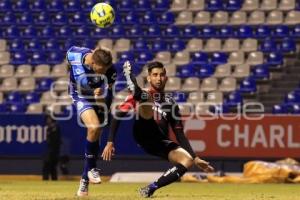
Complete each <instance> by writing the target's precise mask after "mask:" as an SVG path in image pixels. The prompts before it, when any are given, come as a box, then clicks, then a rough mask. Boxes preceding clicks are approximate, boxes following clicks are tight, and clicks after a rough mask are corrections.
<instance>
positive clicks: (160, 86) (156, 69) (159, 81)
mask: <svg viewBox="0 0 300 200" xmlns="http://www.w3.org/2000/svg"><path fill="white" fill-rule="evenodd" d="M147 68H148V76H147V80H148V82H149V83H150V86H151V87H152V88H154V89H155V90H158V91H162V90H164V88H165V85H166V82H167V80H168V77H167V74H166V69H165V67H164V65H163V64H162V63H161V62H157V61H154V62H150V63H148V64H147Z"/></svg>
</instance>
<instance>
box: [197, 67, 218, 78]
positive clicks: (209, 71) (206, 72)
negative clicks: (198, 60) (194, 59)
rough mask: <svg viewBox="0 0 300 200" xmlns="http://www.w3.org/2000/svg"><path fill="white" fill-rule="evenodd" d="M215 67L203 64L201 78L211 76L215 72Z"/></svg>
mask: <svg viewBox="0 0 300 200" xmlns="http://www.w3.org/2000/svg"><path fill="white" fill-rule="evenodd" d="M214 71H215V70H214V68H213V67H212V66H211V65H209V64H208V65H201V66H200V69H199V78H206V77H210V76H212V75H213V74H214Z"/></svg>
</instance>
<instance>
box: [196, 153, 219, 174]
mask: <svg viewBox="0 0 300 200" xmlns="http://www.w3.org/2000/svg"><path fill="white" fill-rule="evenodd" d="M194 164H195V165H196V166H197V167H198V168H199V169H201V170H202V171H204V172H213V171H214V170H215V169H214V168H213V167H212V166H211V165H210V164H209V162H207V161H205V160H202V159H200V158H199V157H196V158H195V159H194Z"/></svg>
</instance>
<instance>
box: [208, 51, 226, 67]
mask: <svg viewBox="0 0 300 200" xmlns="http://www.w3.org/2000/svg"><path fill="white" fill-rule="evenodd" d="M227 59H228V55H227V54H226V53H223V52H214V53H213V54H212V56H211V64H213V65H221V64H225V63H227Z"/></svg>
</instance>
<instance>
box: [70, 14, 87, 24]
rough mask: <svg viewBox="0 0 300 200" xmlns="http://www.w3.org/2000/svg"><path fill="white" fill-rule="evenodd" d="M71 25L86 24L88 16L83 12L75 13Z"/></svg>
mask: <svg viewBox="0 0 300 200" xmlns="http://www.w3.org/2000/svg"><path fill="white" fill-rule="evenodd" d="M69 22H70V24H71V25H84V24H86V16H85V15H84V14H83V13H82V12H76V13H74V14H73V15H72V16H71V18H70V21H69Z"/></svg>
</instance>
